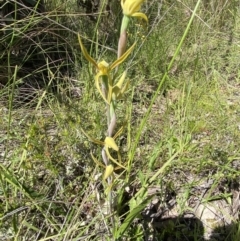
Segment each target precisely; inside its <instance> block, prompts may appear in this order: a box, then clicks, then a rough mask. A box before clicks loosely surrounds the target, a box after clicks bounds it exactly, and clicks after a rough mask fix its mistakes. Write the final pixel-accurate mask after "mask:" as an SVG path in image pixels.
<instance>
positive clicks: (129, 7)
mask: <svg viewBox="0 0 240 241" xmlns="http://www.w3.org/2000/svg"><path fill="white" fill-rule="evenodd" d="M144 1H145V0H121V6H122V9H123V14H124V15H126V16H129V17H139V18H142V19H144V20H145V21H146V22H148V18H147V16H146V15H145V14H144V13H141V12H139V10H140V8H141V5H142V3H143V2H144Z"/></svg>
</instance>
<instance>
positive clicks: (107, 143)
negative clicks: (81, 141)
mask: <svg viewBox="0 0 240 241" xmlns="http://www.w3.org/2000/svg"><path fill="white" fill-rule="evenodd" d="M81 131H82V132H83V133H84V135H85V136H86V137H87V138H88V139H89V140H90V141H92V142H94V143H96V144H98V145H102V146H104V147H105V151H106V154H107V156H108V158H109V159H110V160H111V161H112V162H114V163H115V164H116V165H117V166H118V167H121V168H123V169H126V167H125V166H123V165H122V164H121V163H120V162H121V156H120V155H118V159H119V160H120V162H118V161H117V160H115V159H114V158H113V157H112V156H111V154H110V152H109V148H112V149H113V150H115V151H117V152H118V154H119V147H118V146H117V144H116V142H115V139H116V138H117V137H118V136H119V135H120V134H121V133H122V131H123V127H121V128H120V130H119V131H118V132H117V133H116V134H115V135H114V136H113V137H109V136H107V137H106V138H105V140H104V142H102V141H100V140H97V139H94V138H91V137H90V136H89V135H88V134H87V133H86V132H85V131H84V130H83V129H81ZM91 155H92V154H91ZM92 158H93V160H94V161H95V163H96V164H97V165H100V166H103V167H105V166H104V165H103V164H101V163H100V162H99V161H98V160H97V159H96V158H95V157H94V156H93V155H92Z"/></svg>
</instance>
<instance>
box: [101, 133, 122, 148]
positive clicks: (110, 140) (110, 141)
mask: <svg viewBox="0 0 240 241" xmlns="http://www.w3.org/2000/svg"><path fill="white" fill-rule="evenodd" d="M104 143H105V146H106V147H107V148H108V147H110V148H112V149H113V150H115V151H118V150H119V148H118V146H117V144H116V142H115V141H114V139H113V138H112V137H109V136H107V137H106V138H105V141H104Z"/></svg>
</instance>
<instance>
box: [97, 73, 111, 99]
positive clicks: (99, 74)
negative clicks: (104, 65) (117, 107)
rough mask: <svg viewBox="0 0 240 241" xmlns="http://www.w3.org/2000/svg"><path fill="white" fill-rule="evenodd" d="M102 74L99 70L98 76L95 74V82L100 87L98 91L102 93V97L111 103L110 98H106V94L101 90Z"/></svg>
mask: <svg viewBox="0 0 240 241" xmlns="http://www.w3.org/2000/svg"><path fill="white" fill-rule="evenodd" d="M101 76H102V74H101V72H99V73H98V74H97V75H96V76H95V84H96V87H97V89H98V92H99V93H100V95H101V96H102V98H103V99H104V101H105V102H106V103H107V104H109V102H108V100H107V99H106V97H105V95H104V94H103V92H102V90H101V87H100V84H99V81H100V80H99V79H100V77H101Z"/></svg>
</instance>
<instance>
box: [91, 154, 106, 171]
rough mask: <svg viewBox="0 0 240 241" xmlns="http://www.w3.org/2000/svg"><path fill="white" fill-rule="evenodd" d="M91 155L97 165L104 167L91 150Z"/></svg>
mask: <svg viewBox="0 0 240 241" xmlns="http://www.w3.org/2000/svg"><path fill="white" fill-rule="evenodd" d="M91 157H92V159H93V161H94V162H95V163H96V164H97V165H99V166H102V167H104V168H105V166H104V165H103V164H102V163H101V162H100V161H98V160H97V159H96V158H95V157H94V156H93V154H92V152H91Z"/></svg>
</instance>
